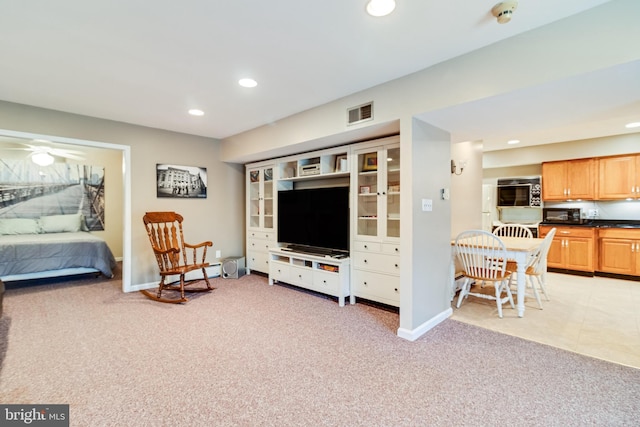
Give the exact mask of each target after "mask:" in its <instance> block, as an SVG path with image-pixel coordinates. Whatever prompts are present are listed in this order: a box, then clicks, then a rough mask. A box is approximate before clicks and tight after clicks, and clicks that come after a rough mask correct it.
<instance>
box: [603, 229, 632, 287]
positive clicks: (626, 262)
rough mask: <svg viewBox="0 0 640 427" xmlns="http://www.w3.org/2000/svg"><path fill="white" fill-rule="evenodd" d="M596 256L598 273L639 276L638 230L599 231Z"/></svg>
mask: <svg viewBox="0 0 640 427" xmlns="http://www.w3.org/2000/svg"><path fill="white" fill-rule="evenodd" d="M598 254H599V256H598V271H602V272H605V273H615V274H625V275H631V276H640V229H628V228H605V229H600V230H599V231H598Z"/></svg>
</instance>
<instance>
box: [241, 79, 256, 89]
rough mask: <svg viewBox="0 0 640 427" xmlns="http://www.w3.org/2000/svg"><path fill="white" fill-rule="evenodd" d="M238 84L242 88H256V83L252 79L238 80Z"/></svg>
mask: <svg viewBox="0 0 640 427" xmlns="http://www.w3.org/2000/svg"><path fill="white" fill-rule="evenodd" d="M238 84H239V85H240V86H242V87H256V86H258V82H256V81H255V80H253V79H240V80H238Z"/></svg>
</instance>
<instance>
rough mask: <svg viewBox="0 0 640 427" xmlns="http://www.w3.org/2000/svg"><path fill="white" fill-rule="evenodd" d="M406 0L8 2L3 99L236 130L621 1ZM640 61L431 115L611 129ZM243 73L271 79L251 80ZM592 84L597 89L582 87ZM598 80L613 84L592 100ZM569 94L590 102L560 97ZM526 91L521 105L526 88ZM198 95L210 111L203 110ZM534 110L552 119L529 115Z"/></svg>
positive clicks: (502, 124)
mask: <svg viewBox="0 0 640 427" xmlns="http://www.w3.org/2000/svg"><path fill="white" fill-rule="evenodd" d="M396 3H397V7H396V10H395V11H394V13H393V14H391V15H389V16H387V17H384V18H374V17H371V16H369V15H367V14H366V13H365V6H366V0H351V1H345V0H323V1H322V2H309V1H300V0H272V1H255V0H234V1H222V0H218V1H216V0H182V1H180V2H177V1H174V0H156V1H155V2H153V3H152V6H150V5H151V3H149V2H148V1H144V0H127V1H123V0H111V1H103V2H87V1H86V0H60V1H56V2H52V1H49V0H21V1H15V2H5V3H4V4H3V6H2V13H0V57H2V58H3V64H2V67H1V68H0V77H1V78H0V99H2V100H5V101H10V102H16V103H21V104H27V105H33V106H38V107H43V108H49V109H54V110H60V111H66V112H70V113H76V114H82V115H86V116H93V117H99V118H104V119H110V120H116V121H121V122H127V123H133V124H138V125H143V126H149V127H154V128H160V129H167V130H172V131H177V132H184V133H189V134H194V135H201V136H207V137H212V138H221V139H222V138H225V137H229V136H232V135H235V134H238V133H241V132H243V131H246V130H249V129H252V128H255V127H258V126H262V125H265V124H268V123H272V122H273V121H276V120H278V119H281V118H284V117H287V116H289V115H292V114H295V113H297V112H300V111H304V110H307V109H310V108H313V107H315V106H318V105H322V104H324V103H327V102H330V101H333V100H336V99H338V98H341V97H344V96H346V95H349V94H352V93H355V92H358V91H361V90H364V89H367V88H370V87H373V86H375V85H378V84H381V83H384V82H387V81H389V80H392V79H396V78H399V77H402V76H405V75H408V74H410V73H413V72H416V71H419V70H421V69H424V68H427V67H429V66H431V65H434V64H436V63H439V62H442V61H445V60H447V59H451V58H453V57H456V56H459V55H462V54H465V53H467V52H470V51H473V50H476V49H478V48H481V47H483V46H486V45H489V44H492V43H495V42H497V41H499V40H502V39H505V38H508V37H511V36H514V35H516V34H519V33H522V32H526V31H529V30H531V29H534V28H537V27H540V26H543V25H546V24H548V23H551V22H553V21H556V20H559V19H562V18H565V17H568V16H571V15H573V14H576V13H580V12H582V11H584V10H587V9H590V8H592V7H596V6H598V5H601V4H604V3H607V1H606V0H564V1H557V0H521V1H520V4H519V5H518V8H517V10H516V11H515V13H514V15H513V19H512V21H511V22H510V23H508V24H504V25H501V24H498V23H497V22H496V20H495V18H493V17H492V16H491V13H490V10H491V8H492V7H493V6H494V4H495V3H497V0H474V1H468V0H447V1H444V2H442V1H440V2H435V1H425V0H421V1H419V0H398V1H397V2H396ZM443 40H446V43H443V42H442V41H443ZM606 73H614V74H615V78H614V79H612V78H611V76H610V75H605V74H606ZM639 73H640V69H639V67H638V64H633V65H631V66H627V68H624V67H621V68H620V69H616V70H607V71H605V72H601V73H600V74H598V73H594V74H593V75H588V76H583V77H581V78H580V79H581V80H575V81H571V82H556V83H553V84H550V85H547V87H545V88H536V89H535V90H529V91H521V92H520V93H518V94H509V95H505V96H501V97H495V98H492V99H488V100H483V101H479V102H477V103H470V104H466V105H461V106H457V107H453V108H450V109H446V110H441V111H436V112H432V113H429V114H425V115H424V118H425V120H428V121H429V122H431V123H433V124H434V125H436V126H439V127H442V128H444V129H447V130H450V131H451V132H452V135H453V136H454V139H455V140H456V141H461V140H478V139H483V140H485V149H486V150H491V149H498V148H505V147H504V138H509V139H510V138H515V137H517V138H518V139H521V140H523V143H524V142H525V141H526V140H527V135H526V134H527V133H528V132H530V133H531V134H532V135H533V137H535V139H534V138H532V139H531V140H532V141H534V140H535V141H538V142H539V141H546V142H557V141H559V140H570V139H580V138H578V137H577V135H586V134H587V133H588V132H587V131H588V130H590V131H591V133H589V137H593V136H601V135H600V134H598V133H602V132H605V131H604V130H603V129H598V130H596V129H593V127H595V124H596V123H597V122H598V121H599V120H600V119H603V120H605V121H606V120H609V121H610V120H611V119H612V117H613V116H614V115H616V113H617V116H618V118H619V117H620V116H623V115H624V116H625V117H626V116H629V117H631V115H632V114H631V113H629V109H630V108H631V110H635V112H638V103H639V100H640V83H639V82H638V80H639V79H633V78H632V75H634V74H635V76H637V75H639ZM243 77H251V78H254V79H256V80H257V82H258V86H257V87H255V88H252V89H247V88H243V87H240V86H239V85H238V84H237V81H238V80H239V79H240V78H243ZM603 82H605V85H604V86H603ZM585 84H587V85H589V86H587V87H589V88H591V89H593V90H592V91H584V90H581V88H582V89H584V87H585V86H583V85H585ZM542 89H544V90H542ZM585 92H589V93H591V92H593V93H592V94H591V96H594V95H595V96H599V97H601V98H599V100H598V102H596V103H594V102H591V103H589V102H587V101H586V99H585V98H586V97H587V95H588V93H585ZM558 94H562V95H563V97H564V98H565V99H566V100H567V101H571V100H574V101H576V102H572V103H571V105H572V106H574V107H575V105H576V104H578V105H579V106H582V107H585V108H567V105H558V103H557V102H555V100H556V99H562V98H561V97H559V96H557V95H558ZM525 95H526V97H524V98H523V96H525ZM614 95H615V98H614ZM523 99H527V102H526V106H523V107H522V108H523V109H522V110H521V112H520V113H519V114H517V115H514V108H513V105H514V102H516V101H514V100H517V103H518V104H522V100H523ZM529 100H531V102H529ZM550 101H554V102H550ZM582 101H584V102H582ZM550 105H553V106H554V107H558V108H559V110H557V111H556V110H554V109H552V108H550ZM587 105H592V107H591V108H586V106H587ZM594 105H597V106H602V107H603V108H599V109H596V108H594V107H593V106H594ZM604 107H606V108H604ZM191 108H199V109H201V110H203V111H204V112H205V115H204V116H203V117H193V116H190V115H188V114H187V110H189V109H191ZM574 110H575V111H574ZM603 110H604V111H603ZM488 111H489V112H490V113H487V112H488ZM567 113H572V114H567ZM487 114H489V117H487ZM534 116H537V117H541V118H543V119H544V122H540V121H537V122H533V121H530V120H528V119H530V118H531V117H534ZM460 117H465V120H464V122H461V121H460ZM469 117H475V118H476V119H475V120H470V119H469ZM487 119H490V120H487ZM586 119H589V122H590V123H591V127H592V129H587V128H586V127H585V126H584V121H585V120H586ZM633 120H634V121H639V120H640V117H636V118H634V119H633ZM630 121H631V120H630ZM541 123H544V124H545V126H544V127H543V126H542V125H541ZM550 124H553V127H551V126H550ZM611 126H612V125H609V128H611ZM550 129H551V130H553V133H550V134H547V133H548V132H547V131H548V130H550ZM507 131H508V132H507ZM561 131H562V132H561ZM594 132H595V133H596V134H595V135H594ZM607 132H609V134H611V132H612V131H611V130H609V131H607ZM623 132H624V131H623V130H622V129H619V131H617V132H613V133H623ZM507 134H509V136H507ZM551 135H553V137H554V138H555V141H548V139H549V138H551V137H552V136H551ZM558 138H562V139H558ZM493 141H495V142H493ZM498 141H499V144H500V145H498Z"/></svg>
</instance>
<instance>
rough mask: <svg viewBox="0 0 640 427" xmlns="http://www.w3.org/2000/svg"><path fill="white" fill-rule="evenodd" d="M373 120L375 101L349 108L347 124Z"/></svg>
mask: <svg viewBox="0 0 640 427" xmlns="http://www.w3.org/2000/svg"><path fill="white" fill-rule="evenodd" d="M369 120H373V101H372V102H368V103H366V104H362V105H358V106H357V107H353V108H349V109H348V110H347V124H348V125H354V124H356V123H362V122H366V121H369Z"/></svg>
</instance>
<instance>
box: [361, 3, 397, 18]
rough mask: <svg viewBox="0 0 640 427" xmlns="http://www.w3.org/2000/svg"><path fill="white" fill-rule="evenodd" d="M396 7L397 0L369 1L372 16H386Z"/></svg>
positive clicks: (369, 12) (368, 7) (368, 10)
mask: <svg viewBox="0 0 640 427" xmlns="http://www.w3.org/2000/svg"><path fill="white" fill-rule="evenodd" d="M395 8H396V2H395V0H371V1H370V2H369V3H367V13H368V14H369V15H371V16H386V15H388V14H390V13H391V12H393V10H394V9H395Z"/></svg>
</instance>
